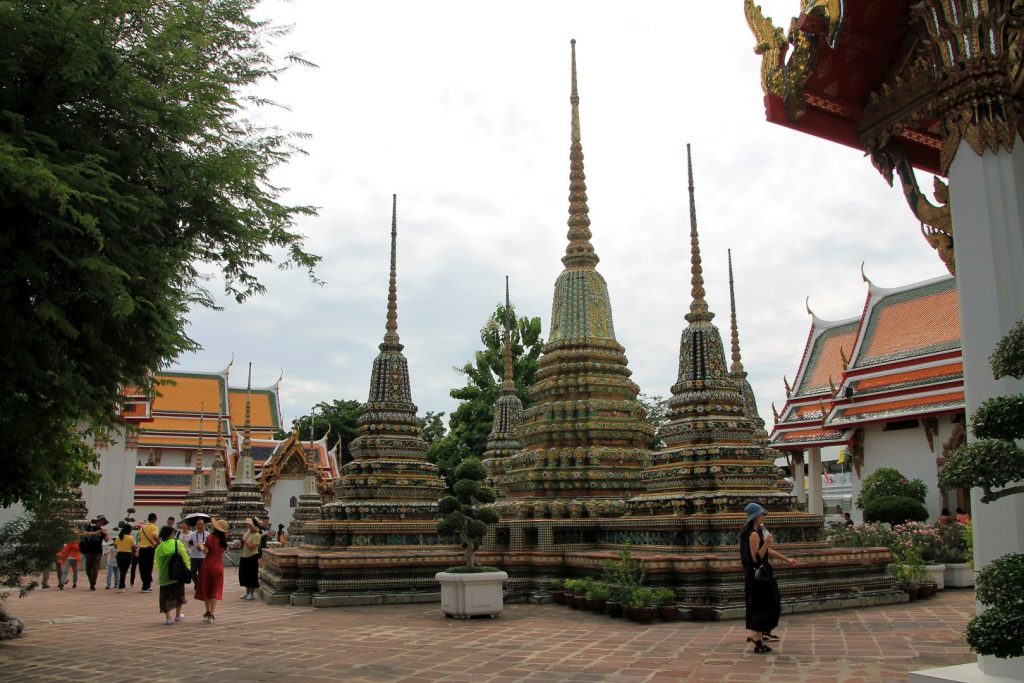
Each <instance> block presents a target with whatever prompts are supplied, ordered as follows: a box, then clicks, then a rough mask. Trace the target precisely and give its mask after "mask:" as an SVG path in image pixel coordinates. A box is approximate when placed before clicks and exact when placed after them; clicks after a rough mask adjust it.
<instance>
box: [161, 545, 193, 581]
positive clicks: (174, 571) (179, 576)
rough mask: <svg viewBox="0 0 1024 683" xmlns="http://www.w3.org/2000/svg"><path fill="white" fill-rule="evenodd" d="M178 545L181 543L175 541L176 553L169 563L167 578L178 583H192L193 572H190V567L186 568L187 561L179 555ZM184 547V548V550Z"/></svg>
mask: <svg viewBox="0 0 1024 683" xmlns="http://www.w3.org/2000/svg"><path fill="white" fill-rule="evenodd" d="M178 543H180V541H178V540H175V541H174V552H173V554H172V555H171V557H170V559H169V560H168V561H167V576H169V577H171V578H172V579H174V580H175V581H177V582H178V583H192V572H190V571H189V570H188V567H186V566H185V560H183V559H182V558H181V555H179V554H178ZM184 547H185V546H182V548H184Z"/></svg>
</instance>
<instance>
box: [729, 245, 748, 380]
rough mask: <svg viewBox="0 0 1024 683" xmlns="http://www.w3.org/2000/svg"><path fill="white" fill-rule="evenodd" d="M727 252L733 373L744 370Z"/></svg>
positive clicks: (730, 264)
mask: <svg viewBox="0 0 1024 683" xmlns="http://www.w3.org/2000/svg"><path fill="white" fill-rule="evenodd" d="M726 252H727V253H728V254H729V312H730V321H731V329H732V367H730V368H729V372H730V373H731V374H733V375H736V374H739V373H741V372H744V370H743V361H742V360H740V330H739V327H738V326H737V325H736V292H735V290H734V289H733V282H732V249H728V250H726Z"/></svg>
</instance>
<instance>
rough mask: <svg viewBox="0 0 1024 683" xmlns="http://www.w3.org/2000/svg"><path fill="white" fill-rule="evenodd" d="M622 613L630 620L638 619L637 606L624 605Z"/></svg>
mask: <svg viewBox="0 0 1024 683" xmlns="http://www.w3.org/2000/svg"><path fill="white" fill-rule="evenodd" d="M622 614H623V615H624V616H625V617H626V618H627V619H629V620H630V621H636V608H635V607H630V606H629V605H623V606H622Z"/></svg>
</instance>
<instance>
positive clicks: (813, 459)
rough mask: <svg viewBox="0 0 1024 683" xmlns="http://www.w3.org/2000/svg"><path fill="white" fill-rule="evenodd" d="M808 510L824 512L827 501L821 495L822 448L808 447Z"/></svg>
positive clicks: (817, 512)
mask: <svg viewBox="0 0 1024 683" xmlns="http://www.w3.org/2000/svg"><path fill="white" fill-rule="evenodd" d="M807 479H808V480H809V481H808V484H810V485H809V486H808V487H807V488H808V491H807V494H808V495H807V511H808V512H810V513H811V514H812V515H820V514H824V511H825V502H824V500H823V499H822V497H821V449H820V448H809V449H807Z"/></svg>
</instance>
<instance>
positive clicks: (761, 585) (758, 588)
mask: <svg viewBox="0 0 1024 683" xmlns="http://www.w3.org/2000/svg"><path fill="white" fill-rule="evenodd" d="M745 511H746V513H747V523H746V524H745V525H744V526H743V530H742V531H741V532H740V561H741V563H742V564H743V576H744V584H743V593H744V597H745V599H746V623H747V629H748V630H749V631H750V636H748V637H747V642H748V643H753V644H754V652H757V653H764V652H771V651H772V648H770V647H768V646H767V645H765V644H764V639H765V637H767V638H768V639H772V640H774V639H775V637H774V636H772V635H771V631H772V629H773V628H775V627H776V626H777V625H778V623H779V615H780V614H781V612H782V596H781V594H780V593H779V585H778V583H777V582H776V581H775V576H774V574H773V573H772V567H771V563H770V562H769V561H768V557H769V556H771V557H774V558H776V559H779V560H782V561H784V562H787V563H789V566H791V567H795V566H797V565H798V564H799V563H798V562H797V561H796V560H794V559H791V558H788V557H786V556H785V555H783V554H782V553H780V552H779V551H777V550H775V549H774V548H772V545H773V544H774V541H773V539H772V534H771V532H769V531H768V530H767V529H766V528H765V527H764V521H765V518H766V516H767V515H768V511H767V510H765V509H764V508H763V507H761V505H759V504H758V503H750V504H748V505H747V507H746V508H745ZM758 567H765V568H766V570H767V572H768V578H767V580H765V581H763V582H762V581H755V579H754V573H755V570H756V569H757V568H758Z"/></svg>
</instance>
